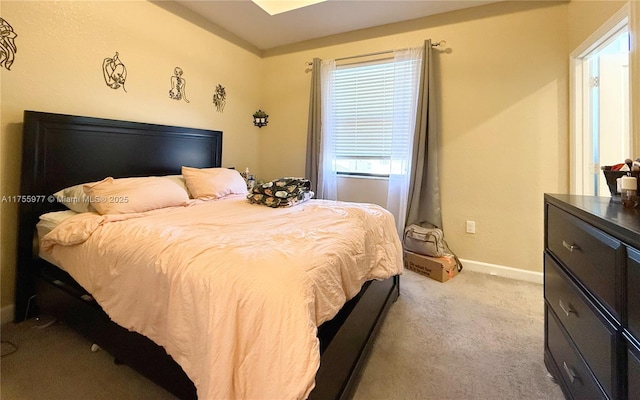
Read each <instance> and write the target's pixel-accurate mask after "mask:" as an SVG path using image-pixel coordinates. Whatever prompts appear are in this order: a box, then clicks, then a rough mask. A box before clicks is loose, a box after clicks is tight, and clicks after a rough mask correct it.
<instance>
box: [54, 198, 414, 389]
mask: <svg viewBox="0 0 640 400" xmlns="http://www.w3.org/2000/svg"><path fill="white" fill-rule="evenodd" d="M41 245H42V248H43V251H45V252H46V253H47V254H48V255H49V256H50V257H52V258H53V260H55V261H56V263H57V264H58V265H59V266H62V267H63V268H64V269H65V270H66V271H67V272H69V273H70V274H71V275H72V276H73V277H74V278H75V279H76V280H77V281H78V282H79V283H80V284H81V285H82V286H83V287H84V288H85V289H86V290H87V291H89V292H90V293H91V294H92V295H93V297H94V298H95V299H96V301H97V302H98V303H99V304H100V305H101V306H102V308H103V309H104V310H105V311H106V312H107V314H108V315H109V316H110V317H111V319H112V320H113V321H115V322H116V323H118V324H119V325H121V326H123V327H125V328H127V329H130V330H134V331H137V332H139V333H141V334H143V335H145V336H147V337H149V338H150V339H152V340H153V341H154V342H156V343H158V344H160V345H162V346H163V347H164V348H165V349H166V351H167V353H169V354H170V355H171V356H172V357H173V358H174V359H175V360H176V362H177V363H178V364H180V365H181V366H182V368H183V369H184V371H185V372H186V373H187V375H188V376H189V377H190V378H191V380H192V381H193V382H194V383H195V386H196V388H197V391H198V397H199V398H200V399H240V398H247V399H303V398H306V397H307V396H308V395H309V392H310V391H311V390H312V389H313V387H314V378H315V374H316V371H317V369H318V366H319V362H320V353H319V343H318V339H317V337H316V334H317V326H319V325H320V324H321V323H322V322H324V321H326V320H328V319H331V318H333V316H334V315H335V314H336V313H337V312H338V311H339V309H340V308H341V307H342V305H343V304H344V303H345V301H346V300H348V299H350V298H351V297H353V296H354V295H355V294H357V292H358V291H359V290H360V288H361V285H362V284H363V283H364V282H365V281H367V280H370V279H385V278H388V277H390V276H392V275H395V274H399V273H401V272H402V250H401V244H400V241H399V238H398V235H397V233H396V229H395V224H394V221H393V217H392V215H391V214H390V213H389V212H387V211H386V210H384V209H383V208H381V207H378V206H375V205H367V204H355V203H340V202H330V201H323V200H313V201H309V202H307V203H304V204H301V205H298V206H296V207H291V208H279V209H272V208H268V207H264V206H260V205H252V204H248V203H247V201H246V200H245V199H244V197H228V198H225V199H222V200H217V201H210V202H197V201H196V202H194V203H193V204H191V205H190V206H188V207H174V208H169V209H162V210H155V211H151V212H146V213H139V214H127V215H107V216H100V215H98V214H94V213H83V214H79V215H77V216H74V217H71V218H69V219H67V220H65V221H63V222H62V223H61V224H60V225H59V226H58V227H56V228H55V229H54V230H53V231H51V232H50V233H49V234H47V235H46V236H45V237H44V238H43V239H42V243H41Z"/></svg>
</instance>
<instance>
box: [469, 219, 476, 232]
mask: <svg viewBox="0 0 640 400" xmlns="http://www.w3.org/2000/svg"><path fill="white" fill-rule="evenodd" d="M467 233H476V221H467Z"/></svg>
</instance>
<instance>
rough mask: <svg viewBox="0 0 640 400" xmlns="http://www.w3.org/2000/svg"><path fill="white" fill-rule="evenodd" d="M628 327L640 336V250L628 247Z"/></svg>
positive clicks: (635, 334) (634, 334)
mask: <svg viewBox="0 0 640 400" xmlns="http://www.w3.org/2000/svg"><path fill="white" fill-rule="evenodd" d="M627 329H628V330H629V331H630V332H631V333H632V334H633V336H635V337H637V338H638V337H640V251H638V250H636V249H633V248H628V249H627Z"/></svg>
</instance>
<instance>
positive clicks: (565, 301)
mask: <svg viewBox="0 0 640 400" xmlns="http://www.w3.org/2000/svg"><path fill="white" fill-rule="evenodd" d="M544 297H545V299H546V300H547V304H548V306H549V307H551V309H552V310H553V311H554V312H555V315H556V317H557V318H558V320H559V321H560V322H561V323H562V325H563V326H564V328H565V330H566V331H567V333H568V334H569V336H570V337H571V339H572V340H573V342H574V343H575V345H576V347H577V348H578V351H579V352H580V353H581V354H582V357H583V358H584V360H585V361H586V363H587V364H588V365H589V368H590V369H591V371H593V374H594V375H595V376H596V378H598V381H599V382H600V384H601V385H602V387H603V388H604V390H605V392H606V393H607V394H608V395H609V396H610V397H614V395H615V393H614V391H615V390H614V388H616V382H615V379H614V374H613V371H614V370H615V366H616V352H615V348H616V347H615V346H616V328H615V326H612V325H611V324H610V323H609V322H607V321H606V319H605V318H604V316H602V314H601V313H600V312H598V311H597V309H596V307H595V306H594V305H593V303H591V301H590V300H588V299H587V298H585V296H584V295H583V294H582V293H581V292H580V290H579V289H578V287H577V286H576V285H575V284H574V283H573V282H571V280H570V278H569V277H568V276H567V275H566V274H565V273H564V272H563V271H562V269H561V268H560V266H558V264H556V262H555V261H554V260H553V258H552V257H550V256H549V255H548V254H545V259H544Z"/></svg>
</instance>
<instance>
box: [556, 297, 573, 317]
mask: <svg viewBox="0 0 640 400" xmlns="http://www.w3.org/2000/svg"><path fill="white" fill-rule="evenodd" d="M558 305H559V306H560V308H561V309H562V311H564V313H565V315H566V316H567V317H568V316H569V314H571V313H574V314H575V313H576V311H575V310H574V309H573V308H572V307H571V304H569V305H565V304H564V302H563V301H562V299H560V300H558Z"/></svg>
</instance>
